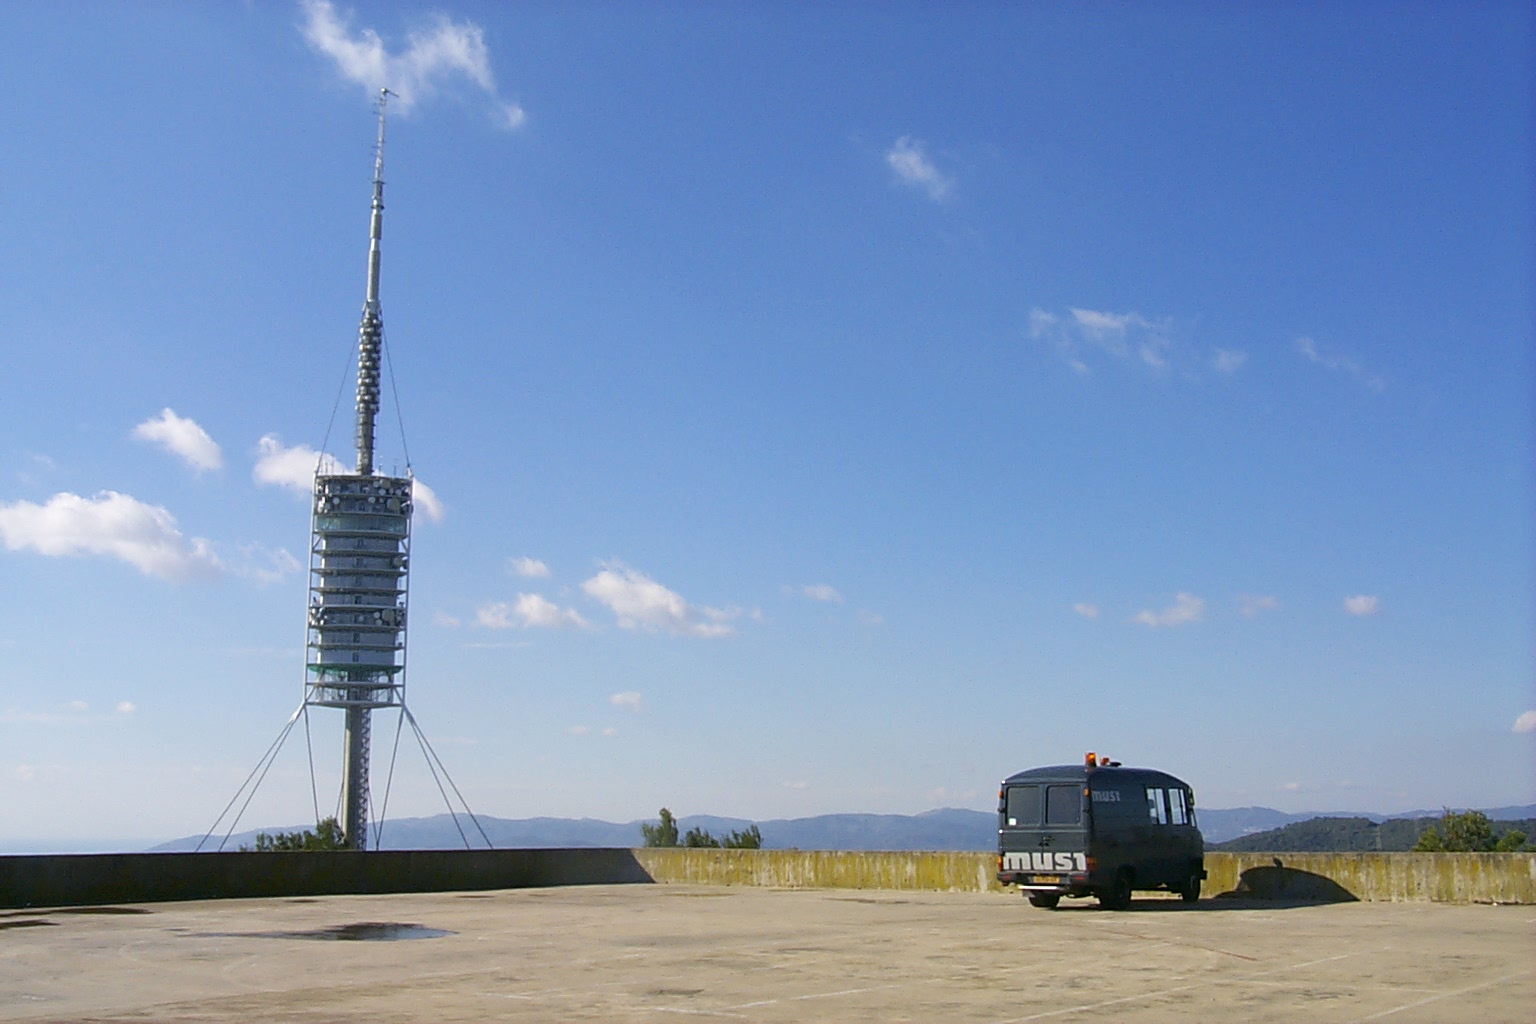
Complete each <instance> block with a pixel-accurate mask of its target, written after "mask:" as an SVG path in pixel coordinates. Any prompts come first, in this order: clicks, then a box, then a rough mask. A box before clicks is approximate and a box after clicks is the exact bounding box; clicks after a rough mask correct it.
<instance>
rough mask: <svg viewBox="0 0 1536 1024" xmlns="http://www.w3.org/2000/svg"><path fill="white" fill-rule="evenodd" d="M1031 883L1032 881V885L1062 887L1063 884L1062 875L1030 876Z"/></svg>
mask: <svg viewBox="0 0 1536 1024" xmlns="http://www.w3.org/2000/svg"><path fill="white" fill-rule="evenodd" d="M1029 881H1030V884H1032V885H1060V884H1061V876H1060V875H1030V876H1029Z"/></svg>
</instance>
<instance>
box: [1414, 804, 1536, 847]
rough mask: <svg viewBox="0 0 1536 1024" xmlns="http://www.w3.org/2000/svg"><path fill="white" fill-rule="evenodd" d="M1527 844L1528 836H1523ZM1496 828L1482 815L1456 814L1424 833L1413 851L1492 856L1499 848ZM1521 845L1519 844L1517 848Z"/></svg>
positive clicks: (1448, 814) (1450, 812)
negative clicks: (1495, 834) (1494, 835)
mask: <svg viewBox="0 0 1536 1024" xmlns="http://www.w3.org/2000/svg"><path fill="white" fill-rule="evenodd" d="M1520 842H1521V843H1523V842H1525V836H1524V835H1521V836H1520ZM1495 845H1496V844H1495V840H1494V837H1493V824H1492V822H1490V821H1489V820H1488V815H1486V814H1484V813H1483V812H1482V811H1453V810H1451V809H1450V808H1449V807H1447V808H1446V809H1445V813H1444V814H1442V815H1441V816H1440V820H1439V821H1438V822H1436V823H1435V824H1433V825H1431V826H1429V828H1427V829H1425V830H1424V834H1423V835H1421V836H1420V837H1419V841H1418V842H1417V843H1415V844H1414V846H1413V848H1414V850H1415V851H1417V852H1419V853H1490V852H1492V851H1493V849H1494V847H1495ZM1516 845H1517V846H1518V845H1519V844H1518V843H1517V844H1516Z"/></svg>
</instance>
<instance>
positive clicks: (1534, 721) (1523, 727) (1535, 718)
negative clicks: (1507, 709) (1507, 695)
mask: <svg viewBox="0 0 1536 1024" xmlns="http://www.w3.org/2000/svg"><path fill="white" fill-rule="evenodd" d="M1514 731H1515V732H1536V711H1523V712H1521V714H1520V717H1519V718H1517V719H1515V725H1514Z"/></svg>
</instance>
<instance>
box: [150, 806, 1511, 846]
mask: <svg viewBox="0 0 1536 1024" xmlns="http://www.w3.org/2000/svg"><path fill="white" fill-rule="evenodd" d="M1484 813H1486V814H1487V815H1488V816H1489V817H1490V818H1493V819H1495V820H1502V821H1513V820H1521V819H1526V818H1536V804H1531V805H1526V806H1521V807H1494V808H1487V809H1485V810H1484ZM1440 814H1441V811H1438V810H1437V811H1412V812H1409V813H1407V814H1398V815H1390V816H1389V815H1382V814H1361V813H1358V812H1354V813H1351V812H1346V811H1338V812H1317V811H1311V812H1307V813H1301V814H1293V813H1289V812H1286V811H1277V810H1274V809H1273V808H1270V807H1235V808H1227V809H1222V808H1205V807H1202V808H1200V810H1199V822H1200V830H1201V832H1202V833H1203V834H1204V835H1205V840H1206V842H1207V843H1209V844H1212V845H1215V844H1217V843H1223V842H1228V841H1230V840H1234V839H1239V838H1241V837H1244V836H1249V835H1254V834H1257V833H1265V832H1269V831H1271V830H1274V829H1278V828H1282V827H1284V826H1287V825H1291V824H1294V823H1297V822H1306V821H1311V820H1313V819H1317V818H1346V819H1347V818H1356V819H1368V820H1369V821H1371V822H1373V823H1377V824H1379V823H1381V822H1384V821H1387V820H1389V818H1390V819H1410V818H1438V817H1439V816H1440ZM479 820H480V826H481V827H482V828H484V829H485V833H486V835H487V836H488V837H489V838H490V840H491V843H492V845H494V846H496V847H500V848H511V849H516V848H526V849H549V848H559V847H592V846H597V847H632V846H639V845H640V842H641V839H640V826H641V824H643V823H645V822H647V821H654V820H655V819H654V818H650V819H640V820H636V821H629V822H622V823H619V822H611V821H600V820H598V819H596V818H493V817H488V816H485V815H480V816H479ZM754 824H755V825H757V827H758V828H759V830H761V832H762V835H763V846H764V847H765V848H766V849H770V850H774V849H777V850H784V849H800V850H981V851H985V850H994V849H996V848H997V815H996V814H995V813H994V812H992V811H974V810H966V809H963V808H955V807H945V808H940V809H938V810H932V811H924V812H923V813H921V814H822V815H817V816H815V817H810V818H775V819H770V820H765V821H754V820H752V819H748V818H726V817H720V816H717V815H709V814H693V815H688V816H686V817H682V818H679V819H678V827H679V829H680V830H682V831H684V832H686V831H687V830H689V829H692V828H702V829H704V830H706V831H708V832H711V833H713V834H714V835H716V836H720V835H724V834H725V833H728V832H732V831H736V830H740V829H745V828H746V827H747V826H749V825H754ZM306 827H312V826H304V825H288V826H282V827H276V828H274V827H267V828H263V829H260V830H257V829H252V830H249V831H246V832H240V833H237V834H235V835H233V836H231V837H230V838H229V840H228V842H226V843H225V844H224V849H226V850H235V849H239V848H240V847H241V846H243V845H244V846H249V845H251V844H253V843H254V842H255V840H256V832H257V831H263V832H294V831H298V830H299V829H301V828H306ZM461 828H462V829H463V832H464V835H466V836H468V837H469V839H470V841H471V845H473V846H484V845H485V841H484V840H483V839H481V838H480V833H479V831H478V830H477V829H476V828H475V826H474V824H473V823H472V822H471V821H470V820H469V819H468V818H466V817H464V816H463V815H460V816H459V821H458V826H457V827H455V825H454V821H453V819H452V818H451V817H450V816H448V815H446V814H439V815H436V816H433V817H430V818H396V819H391V820H389V821H386V822H385V823H384V827H383V831H382V837H383V842H382V843H381V846H382V848H383V849H386V850H440V849H456V848H459V847H462V846H463V845H464V839H463V838H461V836H460V832H459V830H460V829H461ZM202 838H203V837H202V836H186V837H184V838H181V839H175V840H172V841H171V842H168V843H162V844H160V845H159V846H155V847H153V848H152V851H154V852H170V851H185V850H192V849H195V848H196V847H197V845H198V843H199V842H200V841H201V840H202ZM220 838H221V837H219V836H215V837H214V838H213V839H212V840H211V841H210V842H209V843H205V844H204V846H203V848H204V849H205V850H206V849H216V848H217V847H218V845H219V839H220Z"/></svg>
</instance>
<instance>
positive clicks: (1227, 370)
mask: <svg viewBox="0 0 1536 1024" xmlns="http://www.w3.org/2000/svg"><path fill="white" fill-rule="evenodd" d="M1247 361H1248V353H1246V352H1239V351H1237V350H1236V349H1230V348H1218V349H1213V350H1212V352H1211V369H1213V370H1215V371H1216V372H1217V373H1219V374H1221V375H1222V376H1223V377H1230V376H1232V375H1233V374H1234V373H1236V372H1237V371H1238V370H1241V369H1242V368H1243V364H1244V363H1246V362H1247Z"/></svg>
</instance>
